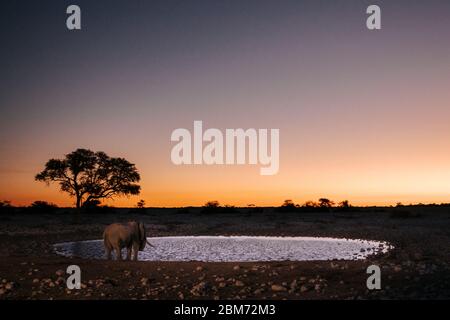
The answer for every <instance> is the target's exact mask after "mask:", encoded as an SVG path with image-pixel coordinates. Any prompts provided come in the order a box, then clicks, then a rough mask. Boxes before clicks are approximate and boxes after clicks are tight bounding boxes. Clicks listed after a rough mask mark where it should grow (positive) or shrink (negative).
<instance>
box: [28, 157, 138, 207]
mask: <svg viewBox="0 0 450 320" xmlns="http://www.w3.org/2000/svg"><path fill="white" fill-rule="evenodd" d="M35 179H36V181H42V182H45V183H47V184H50V182H57V183H59V186H60V189H61V191H63V192H67V193H68V194H69V195H70V196H72V197H75V199H76V207H77V208H78V209H79V208H80V207H81V206H82V205H83V203H85V202H90V201H93V200H99V199H105V198H113V197H115V196H124V195H125V196H126V195H138V194H139V193H140V189H141V187H140V186H139V185H138V184H137V183H138V182H139V181H140V175H139V173H138V171H137V169H136V167H135V165H134V164H132V163H130V162H128V161H127V160H126V159H124V158H112V157H109V156H108V155H107V154H106V153H104V152H102V151H99V152H93V151H91V150H88V149H77V150H75V151H73V152H72V153H69V154H67V155H66V156H65V158H64V159H50V160H48V161H47V163H46V164H45V168H44V170H43V171H42V172H40V173H38V174H37V175H36V177H35Z"/></svg>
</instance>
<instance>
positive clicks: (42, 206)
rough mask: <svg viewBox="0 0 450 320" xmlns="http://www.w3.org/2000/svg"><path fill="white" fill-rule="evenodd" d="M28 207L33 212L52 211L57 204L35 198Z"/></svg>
mask: <svg viewBox="0 0 450 320" xmlns="http://www.w3.org/2000/svg"><path fill="white" fill-rule="evenodd" d="M29 209H30V210H31V212H34V213H54V212H55V211H56V210H57V209H58V206H57V205H56V204H54V203H50V202H47V201H40V200H37V201H35V202H33V203H32V204H31V205H30V207H29Z"/></svg>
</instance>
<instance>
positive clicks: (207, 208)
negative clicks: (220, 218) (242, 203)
mask: <svg viewBox="0 0 450 320" xmlns="http://www.w3.org/2000/svg"><path fill="white" fill-rule="evenodd" d="M200 212H201V213H206V214H213V213H236V212H238V210H237V209H236V207H235V206H229V205H225V206H223V207H221V206H220V204H219V202H218V201H208V202H207V203H205V205H204V206H203V208H202V210H201V211H200Z"/></svg>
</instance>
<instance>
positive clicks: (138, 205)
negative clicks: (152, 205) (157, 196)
mask: <svg viewBox="0 0 450 320" xmlns="http://www.w3.org/2000/svg"><path fill="white" fill-rule="evenodd" d="M136 206H137V207H138V208H139V209H144V208H145V200H144V199H141V200H139V201H138V202H137V204H136Z"/></svg>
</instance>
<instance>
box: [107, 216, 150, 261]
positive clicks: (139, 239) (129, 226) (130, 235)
mask: <svg viewBox="0 0 450 320" xmlns="http://www.w3.org/2000/svg"><path fill="white" fill-rule="evenodd" d="M103 243H104V245H105V251H106V256H107V259H108V260H111V251H112V250H113V249H114V251H115V252H116V257H117V260H122V248H127V260H130V259H131V251H133V260H135V261H137V260H138V251H142V250H144V248H145V245H146V244H148V245H150V246H152V247H153V245H152V244H150V243H149V242H148V241H147V236H146V233H145V226H144V224H143V223H142V222H136V221H130V222H128V223H126V224H120V223H113V224H110V225H109V226H107V227H106V228H105V231H104V232H103Z"/></svg>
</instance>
